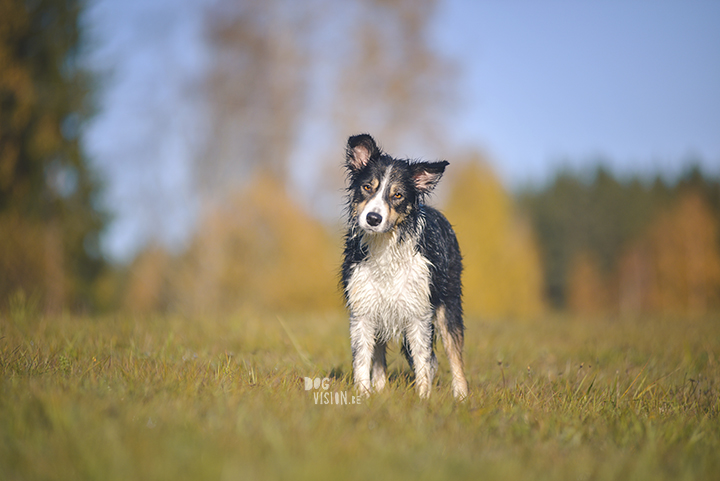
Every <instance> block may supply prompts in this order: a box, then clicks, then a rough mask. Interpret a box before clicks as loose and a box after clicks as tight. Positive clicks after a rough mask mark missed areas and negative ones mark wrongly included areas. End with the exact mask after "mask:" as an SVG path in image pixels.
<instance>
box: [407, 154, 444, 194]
mask: <svg viewBox="0 0 720 481" xmlns="http://www.w3.org/2000/svg"><path fill="white" fill-rule="evenodd" d="M449 164H450V162H448V161H447V160H441V161H440V162H415V163H413V164H410V169H411V170H412V178H413V182H415V188H417V190H418V191H420V192H421V193H423V194H428V193H430V192H432V190H433V189H434V188H435V186H436V185H437V183H438V182H440V177H442V175H443V172H445V167H447V166H448V165H449Z"/></svg>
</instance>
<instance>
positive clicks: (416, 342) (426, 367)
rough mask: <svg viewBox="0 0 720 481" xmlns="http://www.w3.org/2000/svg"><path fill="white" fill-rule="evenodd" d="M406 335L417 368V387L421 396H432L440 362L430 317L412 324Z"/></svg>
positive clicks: (414, 366) (414, 365)
mask: <svg viewBox="0 0 720 481" xmlns="http://www.w3.org/2000/svg"><path fill="white" fill-rule="evenodd" d="M405 336H406V339H407V344H408V346H409V348H410V356H411V357H412V360H413V368H414V369H415V388H416V389H417V392H418V394H419V395H420V397H421V398H427V397H430V390H431V387H432V381H433V378H434V377H435V371H437V365H438V363H437V358H436V357H435V353H434V352H433V348H432V324H431V321H430V319H429V316H428V319H423V320H422V321H420V322H417V323H415V324H414V325H413V326H411V327H410V328H409V329H408V330H407V332H406V334H405Z"/></svg>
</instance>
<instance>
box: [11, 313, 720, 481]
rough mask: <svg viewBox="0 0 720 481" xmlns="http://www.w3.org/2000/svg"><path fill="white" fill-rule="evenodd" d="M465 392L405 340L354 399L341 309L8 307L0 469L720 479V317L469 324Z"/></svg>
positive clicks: (199, 475)
mask: <svg viewBox="0 0 720 481" xmlns="http://www.w3.org/2000/svg"><path fill="white" fill-rule="evenodd" d="M467 324H468V331H467V338H466V364H467V366H466V367H467V371H468V378H469V383H470V390H471V395H470V397H469V399H468V400H467V401H466V402H464V403H462V404H458V403H456V402H455V401H453V399H452V395H451V392H450V387H449V381H450V375H449V372H448V362H447V359H446V358H445V355H444V353H443V352H442V348H441V347H439V350H440V353H439V359H440V372H439V375H438V377H437V378H436V384H435V386H434V390H433V394H432V396H431V399H430V400H428V401H423V400H420V399H418V398H417V396H416V395H415V393H414V392H413V387H412V374H411V373H410V372H409V369H408V367H407V365H406V363H405V361H404V360H403V359H402V357H401V356H400V355H399V353H398V349H397V348H396V349H394V350H393V351H392V352H391V353H390V355H389V360H390V374H391V382H390V385H389V388H388V389H387V390H386V391H385V392H383V393H382V394H379V395H375V396H373V397H372V398H370V399H368V400H365V401H363V402H362V403H361V404H359V405H352V404H348V405H326V404H324V405H320V404H315V401H314V395H313V392H311V391H305V389H304V383H303V378H304V377H310V378H314V377H329V378H330V387H329V392H331V393H335V392H343V391H347V392H348V395H349V396H352V394H353V393H352V388H351V384H350V376H351V372H350V349H349V340H348V335H347V321H346V318H345V317H344V316H343V315H340V314H337V315H319V316H299V315H298V316H288V317H286V318H281V319H278V318H277V317H274V316H260V315H251V314H244V315H237V316H234V317H217V318H214V317H210V316H208V317H205V318H202V319H192V318H184V317H179V316H178V317H170V316H147V317H138V316H131V315H122V316H120V315H119V316H108V317H95V318H84V317H72V316H61V317H57V318H46V317H43V316H41V315H38V314H36V313H35V312H34V311H33V309H31V308H23V307H22V306H21V307H19V308H18V307H17V306H16V308H14V309H13V310H12V312H11V314H8V315H4V317H1V318H0V337H1V339H0V479H3V480H15V479H18V480H20V479H22V480H31V479H43V480H49V479H73V480H82V479H101V480H113V479H117V480H130V479H132V480H143V479H172V480H178V479H191V480H200V479H202V480H213V479H218V480H225V479H227V480H234V479H273V478H284V479H300V480H302V479H307V480H321V479H368V478H370V479H372V478H378V479H380V478H382V479H385V478H388V479H392V478H396V479H413V480H417V479H420V480H423V479H438V480H440V479H452V478H468V479H478V478H482V479H510V480H512V479H532V480H543V479H568V480H570V479H572V480H578V479H579V480H585V479H587V480H604V479H640V480H643V479H648V480H653V481H657V480H664V479H667V480H678V479H680V480H682V479H717V476H718V473H720V419H719V416H718V414H719V410H720V409H719V407H718V402H719V401H720V399H719V396H720V385H719V383H720V367H719V365H718V361H719V360H720V319H719V318H718V317H714V318H705V319H680V318H653V319H627V320H618V319H601V320H593V321H591V320H577V319H570V318H564V317H550V318H548V319H544V320H539V321H535V322H519V321H507V322H481V321H479V320H477V319H469V320H468V321H467Z"/></svg>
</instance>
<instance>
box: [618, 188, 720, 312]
mask: <svg viewBox="0 0 720 481" xmlns="http://www.w3.org/2000/svg"><path fill="white" fill-rule="evenodd" d="M719 245H720V243H719V242H718V222H717V220H716V218H715V217H714V216H713V214H712V212H711V210H710V208H709V207H708V205H707V204H706V202H705V201H704V200H703V198H702V197H701V196H700V195H698V194H697V193H694V192H688V193H686V194H684V195H683V196H682V197H681V198H680V199H679V201H678V202H677V203H676V204H675V206H674V207H672V208H671V209H669V210H668V211H666V212H664V213H662V214H661V215H659V216H658V218H657V219H656V220H655V221H654V222H653V224H652V225H651V226H650V228H649V229H648V231H647V232H646V234H645V235H644V236H642V237H641V238H640V239H639V240H638V241H636V242H635V243H634V244H633V245H632V246H630V248H628V249H627V250H626V252H625V254H624V256H623V257H622V258H621V260H620V262H619V275H618V277H619V279H620V280H619V286H620V292H619V299H620V307H621V310H623V311H625V312H638V311H644V312H674V313H683V314H703V313H706V312H708V311H709V310H711V309H717V308H719V307H720V252H718V246H719Z"/></svg>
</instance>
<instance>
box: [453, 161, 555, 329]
mask: <svg viewBox="0 0 720 481" xmlns="http://www.w3.org/2000/svg"><path fill="white" fill-rule="evenodd" d="M458 167H459V168H458ZM455 168H456V172H455V173H454V174H451V175H452V178H451V179H450V180H452V179H454V181H453V182H452V184H451V189H452V190H451V192H450V195H449V199H448V203H447V208H446V209H445V211H446V214H447V217H448V219H449V220H450V222H451V223H452V224H453V226H454V227H455V230H456V232H457V236H458V241H459V243H460V249H461V250H462V254H463V259H464V266H465V270H464V273H463V288H464V291H463V292H464V306H465V311H466V312H467V314H468V315H471V316H482V317H484V318H501V317H508V316H512V317H519V318H529V317H532V316H536V315H538V314H540V313H541V312H542V311H543V309H544V303H543V298H542V271H541V266H540V260H539V256H538V251H537V246H536V243H535V239H534V237H533V234H532V230H531V228H530V227H529V225H528V223H527V222H524V221H523V220H521V219H520V218H519V217H518V215H517V213H516V212H515V209H514V206H513V203H512V200H511V199H510V197H509V196H508V194H507V193H506V192H505V190H504V189H503V187H502V185H501V183H500V182H499V180H498V179H497V177H496V176H495V175H494V173H493V172H492V171H491V169H490V168H489V167H487V165H486V164H485V163H484V162H483V161H482V158H481V157H480V156H479V155H477V154H472V155H470V156H468V158H467V159H466V161H465V162H463V163H462V164H461V165H460V166H458V165H457V164H455Z"/></svg>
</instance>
